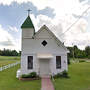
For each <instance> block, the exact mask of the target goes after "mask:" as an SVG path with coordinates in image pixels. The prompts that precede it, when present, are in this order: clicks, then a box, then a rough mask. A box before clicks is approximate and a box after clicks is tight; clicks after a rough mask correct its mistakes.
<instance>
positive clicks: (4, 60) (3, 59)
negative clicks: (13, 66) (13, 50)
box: [0, 56, 20, 67]
mask: <svg viewBox="0 0 90 90" xmlns="http://www.w3.org/2000/svg"><path fill="white" fill-rule="evenodd" d="M19 60H20V57H18V56H0V67H1V66H4V65H7V64H10V63H15V62H16V61H19Z"/></svg>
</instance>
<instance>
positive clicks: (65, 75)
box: [62, 70, 68, 78]
mask: <svg viewBox="0 0 90 90" xmlns="http://www.w3.org/2000/svg"><path fill="white" fill-rule="evenodd" d="M62 76H63V77H66V78H67V77H68V73H67V71H66V70H64V71H63V72H62Z"/></svg>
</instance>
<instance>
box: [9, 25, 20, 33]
mask: <svg viewBox="0 0 90 90" xmlns="http://www.w3.org/2000/svg"><path fill="white" fill-rule="evenodd" d="M8 28H9V30H11V31H14V32H18V31H19V30H18V29H17V28H16V27H15V26H13V27H12V26H8Z"/></svg>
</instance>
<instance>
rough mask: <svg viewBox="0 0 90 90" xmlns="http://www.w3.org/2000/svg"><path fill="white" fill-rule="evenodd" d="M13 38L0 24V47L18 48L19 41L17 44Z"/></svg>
mask: <svg viewBox="0 0 90 90" xmlns="http://www.w3.org/2000/svg"><path fill="white" fill-rule="evenodd" d="M17 45H18V43H17V42H16V41H15V39H14V38H13V36H12V35H11V34H10V33H9V32H7V31H6V30H5V29H4V28H3V27H2V26H1V25H0V49H3V48H6V49H16V50H20V43H19V45H18V46H17Z"/></svg>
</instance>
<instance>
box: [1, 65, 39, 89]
mask: <svg viewBox="0 0 90 90" xmlns="http://www.w3.org/2000/svg"><path fill="white" fill-rule="evenodd" d="M19 67H20V66H19V65H17V66H14V67H12V68H10V69H6V70H4V71H2V72H0V90H40V87H41V81H40V80H35V81H19V80H18V79H17V78H16V71H17V69H18V68H19Z"/></svg>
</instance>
